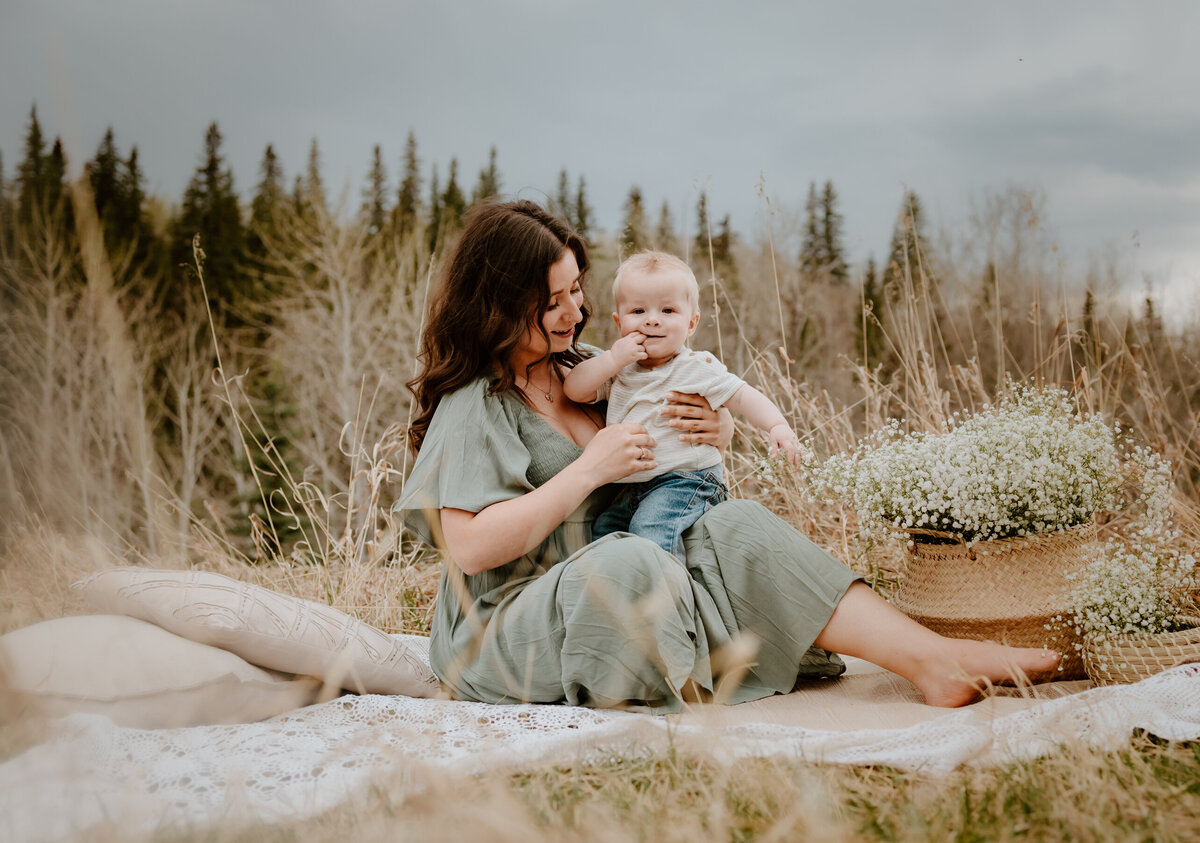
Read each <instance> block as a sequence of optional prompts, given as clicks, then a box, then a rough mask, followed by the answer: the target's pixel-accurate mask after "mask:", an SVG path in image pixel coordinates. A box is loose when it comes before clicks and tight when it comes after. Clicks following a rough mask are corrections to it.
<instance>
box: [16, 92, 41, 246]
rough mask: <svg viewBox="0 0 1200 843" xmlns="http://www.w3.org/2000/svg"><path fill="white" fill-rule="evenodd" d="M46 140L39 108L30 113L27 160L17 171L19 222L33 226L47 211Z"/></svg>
mask: <svg viewBox="0 0 1200 843" xmlns="http://www.w3.org/2000/svg"><path fill="white" fill-rule="evenodd" d="M45 148H46V139H45V138H44V137H43V136H42V127H41V124H39V123H38V119H37V106H36V105H35V106H33V108H31V109H30V111H29V128H28V129H26V130H25V158H24V159H23V160H22V161H21V165H20V167H19V169H18V170H17V221H18V222H19V223H21V224H22V225H26V226H28V225H31V224H32V223H33V221H34V219H35V218H36V217H38V216H39V215H41V214H42V212H43V211H44V210H45V201H44V200H45V197H44V196H43V194H42V187H43V185H44V184H45V172H46V149H45Z"/></svg>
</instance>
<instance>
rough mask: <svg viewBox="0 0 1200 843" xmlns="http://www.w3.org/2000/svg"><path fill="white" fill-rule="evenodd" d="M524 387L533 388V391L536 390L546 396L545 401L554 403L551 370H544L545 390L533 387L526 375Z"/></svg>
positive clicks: (552, 374) (552, 373)
mask: <svg viewBox="0 0 1200 843" xmlns="http://www.w3.org/2000/svg"><path fill="white" fill-rule="evenodd" d="M525 386H533V387H534V389H536V390H537V391H538V392H540V393H542V395H545V396H546V400H547V401H549V402H550V403H551V404H553V403H554V370H553V369H547V370H546V388H545V389H542V388H541V387H540V386H534V384H533V383H532V382H531V381H530V380H529V376H528V375H526V376H525Z"/></svg>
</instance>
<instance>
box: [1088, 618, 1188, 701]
mask: <svg viewBox="0 0 1200 843" xmlns="http://www.w3.org/2000/svg"><path fill="white" fill-rule="evenodd" d="M1182 620H1183V621H1184V622H1185V623H1188V624H1191V626H1190V627H1188V628H1186V629H1181V630H1179V631H1177V632H1162V633H1158V634H1154V635H1121V636H1118V637H1116V638H1109V639H1107V640H1104V641H1088V642H1086V643H1085V644H1084V647H1083V663H1084V665H1085V666H1086V667H1087V674H1088V677H1089V678H1091V680H1092V681H1093V682H1095V683H1096V684H1097V685H1122V684H1125V683H1128V682H1137V681H1139V680H1141V679H1145V678H1146V677H1147V676H1153V675H1154V674H1156V673H1159V672H1161V671H1164V670H1166V669H1167V668H1170V667H1175V665H1177V664H1184V663H1185V662H1192V661H1200V618H1198V617H1191V616H1188V617H1184V618H1183V619H1182Z"/></svg>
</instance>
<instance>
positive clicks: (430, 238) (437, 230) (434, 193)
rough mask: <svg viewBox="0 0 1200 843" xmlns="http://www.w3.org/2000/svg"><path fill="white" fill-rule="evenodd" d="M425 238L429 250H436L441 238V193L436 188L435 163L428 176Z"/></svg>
mask: <svg viewBox="0 0 1200 843" xmlns="http://www.w3.org/2000/svg"><path fill="white" fill-rule="evenodd" d="M425 239H426V241H427V244H428V246H429V251H430V252H436V251H437V247H438V244H439V243H440V242H441V239H442V194H441V192H440V191H439V189H438V171H437V164H434V165H433V172H432V173H431V175H430V176H429V222H428V223H427V224H426V226H425Z"/></svg>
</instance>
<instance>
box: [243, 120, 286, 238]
mask: <svg viewBox="0 0 1200 843" xmlns="http://www.w3.org/2000/svg"><path fill="white" fill-rule="evenodd" d="M283 202H284V191H283V167H282V165H281V164H280V163H279V157H278V156H277V155H276V154H275V147H274V146H273V145H271V144H267V148H266V149H265V150H263V158H262V163H260V164H259V165H258V185H257V187H255V189H254V198H253V199H251V200H250V226H249V231H247V233H246V253H247V254H249V255H250V256H251V257H253V258H256V259H258V260H262V259H263V258H265V257H266V255H267V242H268V241H269V240H270V239H271V238H272V236H273V235H274V234H275V231H276V225H277V222H278V215H279V213H280V210H281V209H282V207H283Z"/></svg>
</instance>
